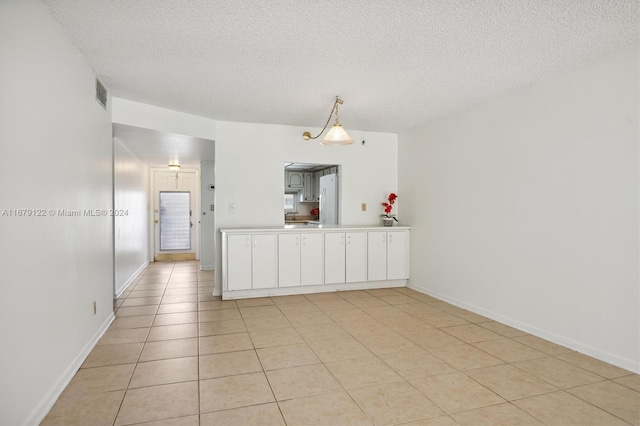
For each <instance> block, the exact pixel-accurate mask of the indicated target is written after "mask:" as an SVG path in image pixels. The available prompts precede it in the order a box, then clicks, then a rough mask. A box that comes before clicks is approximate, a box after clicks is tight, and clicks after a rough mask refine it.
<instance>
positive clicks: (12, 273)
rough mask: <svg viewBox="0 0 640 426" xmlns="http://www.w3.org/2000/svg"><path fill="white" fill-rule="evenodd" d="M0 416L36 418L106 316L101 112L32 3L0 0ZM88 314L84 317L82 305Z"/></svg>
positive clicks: (107, 189)
mask: <svg viewBox="0 0 640 426" xmlns="http://www.w3.org/2000/svg"><path fill="white" fill-rule="evenodd" d="M0 63H1V64H2V66H0V93H1V95H0V156H1V158H3V159H4V160H5V161H4V164H3V166H2V167H1V168H0V194H1V195H0V211H2V210H4V209H7V210H8V209H44V213H45V214H46V216H43V217H24V216H23V217H11V216H7V215H5V216H2V215H0V233H1V234H2V244H0V259H2V278H1V282H2V297H1V298H0V336H1V343H0V345H1V349H0V357H1V362H0V383H1V385H0V419H2V420H1V421H0V423H2V424H7V425H9V424H11V425H14V424H37V423H38V421H39V420H40V419H41V417H42V416H44V415H45V414H46V412H47V411H48V409H49V407H50V406H51V405H52V404H53V402H54V401H55V399H56V398H57V396H58V394H59V392H61V391H62V390H63V389H64V386H65V385H66V384H67V382H68V381H69V380H70V379H71V377H73V374H74V373H75V372H76V369H77V368H78V367H79V366H80V364H81V363H82V361H83V360H84V357H85V356H86V355H87V354H88V352H89V351H90V350H91V348H92V346H93V344H94V343H95V341H96V340H97V338H98V337H99V336H100V335H101V333H102V332H103V331H104V330H105V329H106V327H107V326H108V324H109V323H110V321H111V320H112V319H113V299H112V296H113V262H112V248H113V244H112V241H113V240H112V238H113V236H112V221H111V217H109V216H100V217H95V216H94V217H92V216H81V217H75V216H74V217H58V216H54V215H53V214H51V213H49V212H48V211H49V210H51V209H52V210H55V211H57V210H58V209H65V210H77V209H80V210H82V209H110V208H112V202H111V201H112V172H111V170H112V145H111V144H112V142H111V113H110V111H105V110H104V109H103V108H102V107H101V106H100V105H99V104H98V103H97V102H96V100H95V76H94V74H93V72H92V70H91V68H90V67H89V66H88V65H87V64H86V63H85V62H84V61H83V59H82V57H81V55H80V54H79V52H78V51H77V49H76V48H75V47H73V46H72V45H71V43H70V42H69V41H68V40H67V38H66V37H65V35H64V33H63V31H62V29H61V28H60V27H59V26H58V25H57V24H56V23H55V22H54V21H53V20H52V19H51V17H50V15H49V13H48V10H47V8H46V7H45V5H44V4H43V3H42V2H40V1H37V0H19V1H18V0H11V1H2V2H0ZM94 301H95V302H96V304H97V314H96V315H94V314H93V306H92V305H93V302H94Z"/></svg>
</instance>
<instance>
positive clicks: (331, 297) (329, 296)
mask: <svg viewBox="0 0 640 426" xmlns="http://www.w3.org/2000/svg"><path fill="white" fill-rule="evenodd" d="M304 297H306V298H307V300H309V301H310V302H320V301H336V300H344V299H343V298H342V297H340V296H338V295H337V294H336V293H311V294H305V295H304Z"/></svg>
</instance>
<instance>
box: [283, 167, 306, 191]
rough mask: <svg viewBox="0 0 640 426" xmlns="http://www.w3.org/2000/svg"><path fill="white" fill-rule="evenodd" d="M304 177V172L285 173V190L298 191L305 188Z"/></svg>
mask: <svg viewBox="0 0 640 426" xmlns="http://www.w3.org/2000/svg"><path fill="white" fill-rule="evenodd" d="M304 175H305V173H303V172H285V173H284V189H285V191H286V190H290V189H291V190H296V189H302V188H304Z"/></svg>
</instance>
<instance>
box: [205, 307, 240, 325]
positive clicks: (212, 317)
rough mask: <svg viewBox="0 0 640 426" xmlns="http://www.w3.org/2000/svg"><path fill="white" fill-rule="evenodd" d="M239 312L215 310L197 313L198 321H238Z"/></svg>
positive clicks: (236, 310)
mask: <svg viewBox="0 0 640 426" xmlns="http://www.w3.org/2000/svg"><path fill="white" fill-rule="evenodd" d="M240 319H242V317H241V316H240V311H239V310H238V309H216V310H212V311H202V312H200V313H198V321H200V322H208V321H230V320H240Z"/></svg>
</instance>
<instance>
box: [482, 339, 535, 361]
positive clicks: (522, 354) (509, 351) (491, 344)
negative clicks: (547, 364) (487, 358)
mask: <svg viewBox="0 0 640 426" xmlns="http://www.w3.org/2000/svg"><path fill="white" fill-rule="evenodd" d="M473 346H475V347H476V348H478V349H481V350H483V351H485V352H487V353H488V354H490V355H493V356H495V357H496V358H498V359H501V360H503V361H505V362H518V361H525V360H527V359H536V358H546V357H547V354H545V353H542V352H540V351H537V350H535V349H533V348H532V347H530V346H527V345H523V344H522V343H519V342H516V341H515V340H512V339H507V338H503V339H498V340H489V341H486V342H479V343H474V344H473Z"/></svg>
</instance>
